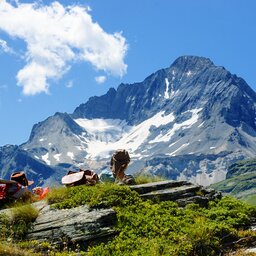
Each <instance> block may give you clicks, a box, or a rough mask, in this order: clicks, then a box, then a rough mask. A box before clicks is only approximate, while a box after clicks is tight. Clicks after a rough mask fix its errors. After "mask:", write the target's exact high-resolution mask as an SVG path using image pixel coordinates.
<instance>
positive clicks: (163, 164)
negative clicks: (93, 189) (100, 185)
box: [20, 56, 256, 185]
mask: <svg viewBox="0 0 256 256" xmlns="http://www.w3.org/2000/svg"><path fill="white" fill-rule="evenodd" d="M255 109H256V93H255V92H254V91H253V90H252V89H251V88H250V87H249V86H248V85H247V84H246V82H245V81H244V80H243V79H241V78H239V77H237V76H236V75H232V74H231V73H230V72H229V71H227V70H226V69H225V68H223V67H218V66H215V65H214V64H213V63H212V61H211V60H209V59H207V58H204V57H197V56H182V57H179V58H178V59H177V60H175V61H174V63H173V64H172V65H171V66H170V67H168V68H165V69H161V70H159V71H157V72H155V73H153V74H151V75H150V76H149V77H147V78H146V79H145V80H144V81H142V82H140V83H134V84H121V85H119V86H118V88H117V89H114V88H111V89H110V90H109V91H108V92H107V93H106V94H105V95H102V96H99V97H91V98H90V99H89V100H88V101H87V102H86V103H83V104H81V105H80V106H78V107H77V108H76V109H75V110H74V112H73V113H72V114H67V113H65V114H62V113H56V114H55V115H54V116H52V117H49V118H47V119H46V120H45V121H43V122H40V123H38V124H36V125H35V126H34V127H33V129H32V132H31V135H30V138H29V140H28V142H26V143H24V144H22V145H21V146H20V148H21V149H22V150H25V151H26V152H29V153H30V154H32V155H34V157H35V158H37V159H39V160H40V161H44V163H45V164H47V165H50V166H66V167H69V166H72V168H73V167H74V166H76V167H83V168H90V169H95V170H96V171H100V170H101V169H103V168H107V166H108V161H109V159H110V156H111V154H112V152H113V151H115V150H116V149H117V148H125V149H127V150H128V151H129V153H130V154H131V157H132V163H131V164H130V166H129V167H130V172H136V171H142V172H151V173H157V174H159V175H164V176H165V177H167V178H175V179H188V180H192V181H195V182H198V183H200V184H202V185H209V184H211V183H214V182H217V181H220V180H223V179H225V176H226V173H227V168H228V166H229V165H230V164H232V163H234V162H236V161H237V160H241V159H243V158H245V157H253V156H254V155H255V154H256V123H255V120H256V116H255V115H256V114H255V113H256V111H255ZM174 173H175V174H174Z"/></svg>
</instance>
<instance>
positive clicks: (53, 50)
mask: <svg viewBox="0 0 256 256" xmlns="http://www.w3.org/2000/svg"><path fill="white" fill-rule="evenodd" d="M255 13H256V1H254V0H225V1H223V0H194V1H191V0H161V1H159V0H139V1H138V0H136V1H135V0H123V1H120V0H108V1H102V0H88V1H86V0H80V1H72V0H70V1H56V2H54V1H14V0H12V1H7V0H0V66H1V72H0V118H1V130H0V131H1V133H0V146H2V145H5V144H16V145H19V144H21V143H23V142H25V141H27V140H28V138H29V135H30V132H31V129H32V127H33V125H34V124H36V123H38V122H40V121H43V120H45V119H46V118H47V117H49V116H51V115H53V114H54V113H55V112H67V113H72V112H73V111H74V109H75V108H76V107H77V106H79V105H80V104H81V103H84V102H86V101H87V100H88V98H89V97H91V96H95V95H102V94H104V93H106V92H107V91H108V89H109V88H110V87H115V88H116V87H117V86H118V85H119V84H120V83H134V82H140V81H143V80H144V79H145V78H146V77H147V76H149V75H150V74H152V73H153V72H155V71H157V70H159V69H161V68H166V67H168V66H170V65H171V64H172V63H173V62H174V60H175V59H176V58H177V57H179V56H182V55H197V56H204V57H208V58H210V59H211V60H212V61H213V62H214V63H215V64H216V65H218V66H224V67H225V68H226V69H228V70H229V71H230V72H231V73H233V74H237V75H238V76H240V77H242V78H244V79H245V81H246V82H247V83H248V84H249V85H250V86H251V87H252V88H253V89H254V90H255V89H256V64H255V61H256V60H255V59H256V26H255V24H256V15H255Z"/></svg>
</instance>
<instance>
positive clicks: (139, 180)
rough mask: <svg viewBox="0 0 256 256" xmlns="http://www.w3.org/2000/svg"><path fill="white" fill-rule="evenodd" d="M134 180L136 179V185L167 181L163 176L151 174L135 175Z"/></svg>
mask: <svg viewBox="0 0 256 256" xmlns="http://www.w3.org/2000/svg"><path fill="white" fill-rule="evenodd" d="M134 178H135V182H136V184H145V183H150V182H157V181H163V180H165V179H164V178H163V177H161V176H156V175H150V174H139V175H135V177H134Z"/></svg>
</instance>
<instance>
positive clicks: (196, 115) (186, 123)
mask: <svg viewBox="0 0 256 256" xmlns="http://www.w3.org/2000/svg"><path fill="white" fill-rule="evenodd" d="M201 110H202V108H198V109H192V110H189V111H186V112H184V114H186V113H188V112H190V113H192V116H191V118H189V119H187V120H185V121H184V122H182V123H174V124H173V127H172V128H171V129H169V130H168V131H167V132H166V133H165V134H163V133H160V134H159V135H158V136H157V137H156V138H155V139H154V140H151V141H149V143H159V142H168V141H170V140H171V138H172V136H173V135H174V134H175V133H176V132H177V131H178V130H180V129H188V128H190V127H191V126H192V125H193V124H195V123H197V121H198V119H199V112H200V111H201ZM172 121H174V119H173V120H172ZM172 121H170V122H172ZM170 146H172V144H171V145H170Z"/></svg>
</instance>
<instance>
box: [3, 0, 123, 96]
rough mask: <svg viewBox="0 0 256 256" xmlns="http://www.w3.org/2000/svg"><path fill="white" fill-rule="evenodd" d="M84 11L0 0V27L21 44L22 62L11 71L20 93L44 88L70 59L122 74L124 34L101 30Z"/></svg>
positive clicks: (115, 74) (46, 88) (30, 93)
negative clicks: (15, 71) (22, 65)
mask: <svg viewBox="0 0 256 256" xmlns="http://www.w3.org/2000/svg"><path fill="white" fill-rule="evenodd" d="M89 11H90V9H89V8H85V7H82V6H78V5H72V6H66V7H65V6H63V5H61V4H60V3H59V2H53V3H52V4H50V5H49V6H43V5H40V4H38V3H33V4H31V3H20V2H19V1H17V2H16V4H15V5H12V4H11V3H9V2H8V1H6V0H2V1H0V17H1V18H0V30H2V31H4V32H6V33H7V34H8V35H10V36H11V37H12V38H19V39H22V40H23V41H24V42H25V43H26V55H25V61H26V65H25V66H24V67H23V68H22V69H21V70H19V71H18V73H17V82H18V85H19V86H22V88H23V93H24V94H25V95H34V94H37V93H41V92H45V93H47V92H48V91H49V86H50V84H49V80H51V79H58V78H60V77H62V75H63V74H64V73H66V72H67V71H68V70H69V69H70V67H71V65H72V63H74V62H76V61H85V62H89V63H90V64H91V65H92V66H93V67H94V68H95V69H97V70H103V71H104V72H106V73H107V74H110V75H114V76H123V75H124V74H125V73H126V69H127V65H126V64H125V63H124V57H125V55H126V52H127V49H128V45H127V42H126V40H125V38H124V37H123V36H122V34H121V33H114V34H109V33H106V32H105V31H104V30H103V29H102V28H101V27H100V25H99V24H98V23H96V22H93V20H92V17H91V15H90V13H89ZM2 48H3V46H2Z"/></svg>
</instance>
